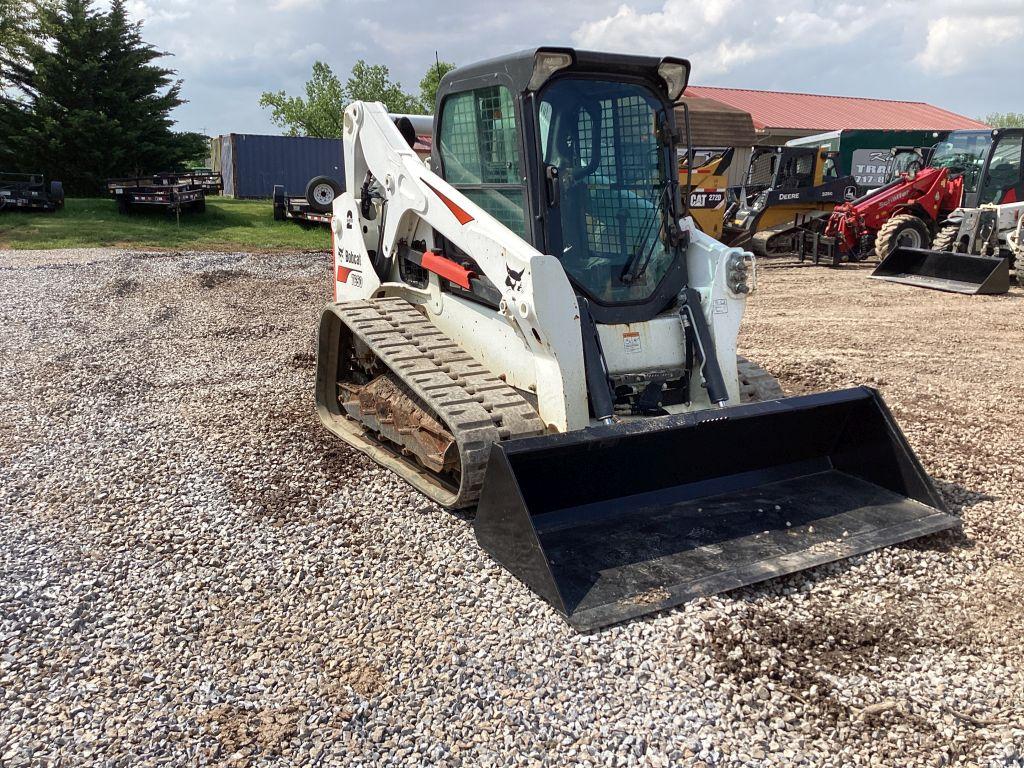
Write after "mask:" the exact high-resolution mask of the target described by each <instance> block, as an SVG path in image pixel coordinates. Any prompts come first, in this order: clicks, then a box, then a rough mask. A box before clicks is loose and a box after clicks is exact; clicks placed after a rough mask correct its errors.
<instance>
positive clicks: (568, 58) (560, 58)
mask: <svg viewBox="0 0 1024 768" xmlns="http://www.w3.org/2000/svg"><path fill="white" fill-rule="evenodd" d="M571 65H572V54H570V53H566V52H564V51H537V54H536V56H534V58H533V76H532V77H531V78H530V90H531V91H536V90H537V89H538V88H540V87H541V86H542V85H544V82H545V81H546V80H547V79H548V78H549V77H551V76H552V75H553V74H555V72H557V71H558V70H560V69H565V68H566V67H568V66H571Z"/></svg>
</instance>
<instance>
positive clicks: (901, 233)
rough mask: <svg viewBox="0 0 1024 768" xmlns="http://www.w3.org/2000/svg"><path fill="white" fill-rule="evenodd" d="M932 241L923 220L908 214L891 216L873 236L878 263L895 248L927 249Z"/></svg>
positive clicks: (929, 231)
mask: <svg viewBox="0 0 1024 768" xmlns="http://www.w3.org/2000/svg"><path fill="white" fill-rule="evenodd" d="M931 241H932V233H931V230H929V229H928V225H927V224H926V223H925V222H924V220H923V219H920V218H918V217H917V216H914V215H913V214H910V213H901V214H899V215H897V216H893V217H892V218H891V219H889V220H888V221H887V222H885V224H883V225H882V228H881V229H879V230H878V234H877V235H876V236H875V255H876V256H877V257H878V259H879V261H881V260H882V259H884V258H885V257H886V256H888V255H889V254H890V253H892V252H893V251H895V250H896V249H897V248H927V247H928V246H929V245H930V244H931Z"/></svg>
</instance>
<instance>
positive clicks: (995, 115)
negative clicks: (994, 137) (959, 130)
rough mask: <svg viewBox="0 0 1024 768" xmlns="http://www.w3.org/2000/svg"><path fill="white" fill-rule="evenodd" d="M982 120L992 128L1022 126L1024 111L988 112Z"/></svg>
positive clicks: (1023, 123) (1023, 124)
mask: <svg viewBox="0 0 1024 768" xmlns="http://www.w3.org/2000/svg"><path fill="white" fill-rule="evenodd" d="M982 122H983V123H987V124H988V125H991V126H992V127H993V128H1024V112H989V113H988V114H987V115H985V117H983V118H982Z"/></svg>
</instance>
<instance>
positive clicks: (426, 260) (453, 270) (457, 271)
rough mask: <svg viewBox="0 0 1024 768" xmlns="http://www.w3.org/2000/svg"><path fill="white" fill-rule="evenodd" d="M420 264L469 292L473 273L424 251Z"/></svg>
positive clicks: (442, 257) (449, 260)
mask: <svg viewBox="0 0 1024 768" xmlns="http://www.w3.org/2000/svg"><path fill="white" fill-rule="evenodd" d="M435 191H437V190H435ZM442 199H443V198H442ZM470 221H472V219H470ZM421 264H422V266H423V268H424V269H429V270H430V271H431V272H433V273H434V274H435V275H440V276H441V277H443V278H444V279H445V280H451V281H452V282H453V283H455V284H456V285H461V286H462V287H463V288H465V289H466V290H467V291H468V290H469V278H470V277H472V276H473V273H472V272H470V271H469V270H468V269H466V268H465V267H463V266H460V265H459V264H456V263H455V262H454V261H452V260H451V259H446V258H445V257H444V256H440V255H438V254H436V253H433V252H431V251H424V253H423V260H422V262H421Z"/></svg>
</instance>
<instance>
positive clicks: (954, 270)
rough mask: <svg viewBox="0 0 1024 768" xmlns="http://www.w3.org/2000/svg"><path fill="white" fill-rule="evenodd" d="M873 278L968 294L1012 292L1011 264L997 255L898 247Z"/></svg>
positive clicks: (886, 258)
mask: <svg viewBox="0 0 1024 768" xmlns="http://www.w3.org/2000/svg"><path fill="white" fill-rule="evenodd" d="M871 277H873V278H876V279H878V280H888V281H889V282H891V283H903V284H904V285H916V286H918V287H920V288H934V289H936V290H939V291H951V292H953V293H966V294H972V295H973V294H996V293H1006V292H1007V291H1008V290H1010V264H1009V261H1008V260H1007V259H1002V258H999V257H997V256H974V255H971V254H967V253H952V252H950V251H929V250H924V249H921V248H897V249H895V250H894V251H893V252H892V253H890V254H889V255H888V256H886V257H885V258H884V259H882V261H881V262H879V264H878V266H877V267H875V271H874V272H872V273H871Z"/></svg>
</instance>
